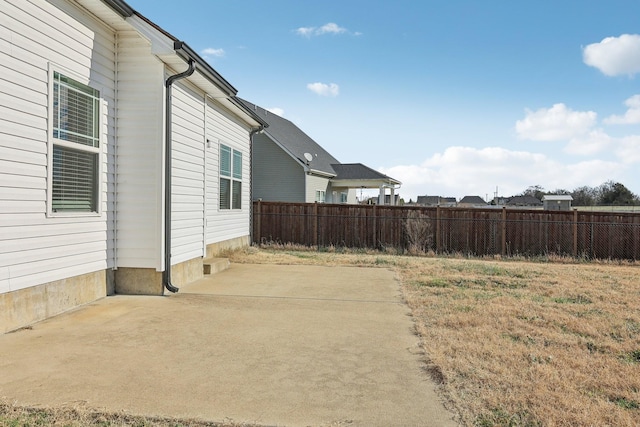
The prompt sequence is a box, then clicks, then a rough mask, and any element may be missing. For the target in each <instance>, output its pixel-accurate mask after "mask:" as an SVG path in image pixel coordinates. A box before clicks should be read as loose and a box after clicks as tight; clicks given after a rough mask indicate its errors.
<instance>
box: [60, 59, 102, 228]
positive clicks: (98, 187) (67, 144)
mask: <svg viewBox="0 0 640 427" xmlns="http://www.w3.org/2000/svg"><path fill="white" fill-rule="evenodd" d="M48 71H49V84H48V108H47V109H48V126H47V127H48V129H47V216H50V217H75V216H101V214H102V184H103V176H102V172H103V171H102V168H103V165H102V157H103V156H102V153H103V147H104V135H103V131H102V124H103V120H104V119H103V111H104V106H103V104H104V99H103V97H102V96H103V95H102V94H103V93H104V88H102V87H99V86H97V85H95V84H93V83H91V82H90V81H89V79H88V78H86V77H82V76H79V75H78V74H76V73H74V72H73V71H71V70H69V69H66V68H65V67H62V66H59V65H56V64H53V63H49V70H48ZM55 73H58V74H60V75H62V76H64V77H67V78H69V79H72V80H74V81H75V82H77V83H80V84H82V85H85V86H88V87H90V88H91V89H94V90H96V91H97V92H98V97H97V108H98V111H97V114H96V118H97V123H95V124H94V127H95V128H97V140H96V144H97V147H95V146H90V145H84V144H82V143H78V142H73V141H66V140H64V139H60V138H56V137H55V136H54V135H55V129H54V126H53V124H54V109H55V108H54V102H55V99H54V83H55V82H54V75H55ZM55 147H61V148H63V149H64V148H67V149H70V150H76V151H79V152H82V153H89V154H91V155H94V156H95V158H96V168H95V170H94V172H93V173H94V174H95V176H94V179H95V184H94V185H95V186H94V189H93V191H94V197H95V199H94V201H93V202H94V205H95V209H94V210H91V211H74V210H66V209H62V210H54V204H53V179H54V178H53V157H54V148H55Z"/></svg>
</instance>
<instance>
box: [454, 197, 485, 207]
mask: <svg viewBox="0 0 640 427" xmlns="http://www.w3.org/2000/svg"><path fill="white" fill-rule="evenodd" d="M458 206H459V207H461V208H480V207H486V206H487V202H485V201H484V199H482V197H480V196H464V197H463V198H462V199H461V200H460V201H459V202H458Z"/></svg>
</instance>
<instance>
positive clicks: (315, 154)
mask: <svg viewBox="0 0 640 427" xmlns="http://www.w3.org/2000/svg"><path fill="white" fill-rule="evenodd" d="M243 102H244V104H245V106H246V107H247V108H248V109H250V110H252V111H253V112H255V113H256V114H257V115H258V117H260V118H261V119H262V120H264V121H265V122H266V123H267V124H268V128H267V129H265V130H264V131H263V132H260V133H258V134H256V135H255V136H254V138H253V144H252V159H253V161H252V198H253V200H264V201H275V202H298V203H313V202H319V203H324V202H326V203H349V204H355V203H357V200H356V194H357V190H361V189H372V188H375V189H379V190H380V194H381V195H382V196H384V195H385V194H386V193H387V191H389V192H390V193H391V195H393V194H394V192H395V190H396V189H398V188H399V186H400V184H401V183H400V181H398V180H395V179H393V178H391V177H388V176H386V175H384V174H381V173H380V172H377V171H375V170H373V169H371V168H369V167H367V166H365V165H363V164H361V163H349V164H343V163H340V162H339V161H338V160H337V159H336V158H335V157H333V156H332V155H331V154H329V153H328V152H327V151H326V150H325V149H324V148H322V147H321V146H320V145H319V144H318V143H317V142H315V141H314V140H313V139H312V138H311V137H309V136H308V135H307V134H306V133H304V132H303V131H302V130H301V129H300V128H298V127H297V126H296V125H295V124H293V123H292V122H291V121H289V120H287V119H285V118H283V117H280V116H279V115H277V114H274V113H272V112H270V111H268V110H266V109H264V108H262V107H259V106H257V105H255V104H252V103H251V102H249V101H244V100H243ZM379 199H380V198H379ZM390 200H395V197H391V198H390Z"/></svg>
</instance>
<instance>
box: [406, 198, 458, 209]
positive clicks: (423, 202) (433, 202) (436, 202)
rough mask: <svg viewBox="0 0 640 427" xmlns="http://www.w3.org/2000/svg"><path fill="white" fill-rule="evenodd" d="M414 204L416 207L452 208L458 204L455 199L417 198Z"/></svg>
mask: <svg viewBox="0 0 640 427" xmlns="http://www.w3.org/2000/svg"><path fill="white" fill-rule="evenodd" d="M415 204H416V205H418V206H442V207H454V206H456V205H457V204H458V203H457V201H456V198H455V197H440V196H418V198H417V199H416V203H415Z"/></svg>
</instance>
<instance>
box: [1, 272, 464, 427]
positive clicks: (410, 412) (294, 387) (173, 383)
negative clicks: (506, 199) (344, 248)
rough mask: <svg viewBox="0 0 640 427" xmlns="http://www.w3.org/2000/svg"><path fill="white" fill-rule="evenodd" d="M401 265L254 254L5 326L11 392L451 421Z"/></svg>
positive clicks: (251, 419)
mask: <svg viewBox="0 0 640 427" xmlns="http://www.w3.org/2000/svg"><path fill="white" fill-rule="evenodd" d="M421 357H422V356H421V354H420V347H419V338H418V337H417V336H415V335H414V334H413V324H412V320H411V317H410V316H409V310H408V308H407V307H406V305H405V304H404V303H403V302H402V298H401V295H400V288H399V283H398V282H397V281H396V280H395V278H394V274H393V272H391V271H388V270H384V269H373V268H354V267H318V266H281V265H243V264H234V265H232V266H231V268H230V269H229V270H226V271H224V272H222V273H219V274H216V275H213V276H210V277H207V278H205V279H202V280H200V281H198V282H194V283H192V284H190V285H188V286H185V287H183V288H182V289H181V290H180V293H178V294H175V295H170V296H165V297H145V296H114V297H108V298H105V299H103V300H100V301H98V302H95V303H93V304H90V305H88V306H85V307H82V308H79V309H77V310H74V311H73V312H69V313H66V314H63V315H60V316H58V317H55V318H52V319H49V320H46V321H44V322H40V323H38V324H35V325H33V327H32V329H23V330H19V331H16V332H13V333H9V334H5V335H0V378H1V380H0V397H1V398H4V399H6V400H8V401H12V402H16V403H17V404H20V405H37V406H63V405H67V406H68V405H83V406H88V407H91V408H96V409H100V410H106V411H121V410H124V411H126V412H128V413H131V414H137V415H155V416H169V417H188V418H199V419H203V420H210V421H224V420H227V421H228V420H233V421H235V422H244V423H256V424H260V425H278V426H326V425H349V426H454V425H456V423H455V422H454V421H452V414H451V413H449V412H448V411H446V410H445V409H444V407H443V405H442V403H441V401H440V400H439V398H438V396H437V395H436V393H435V391H434V389H435V386H434V384H433V383H432V381H431V380H430V379H429V377H428V375H427V374H426V373H425V372H424V371H423V369H422V367H423V362H422V359H421Z"/></svg>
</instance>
